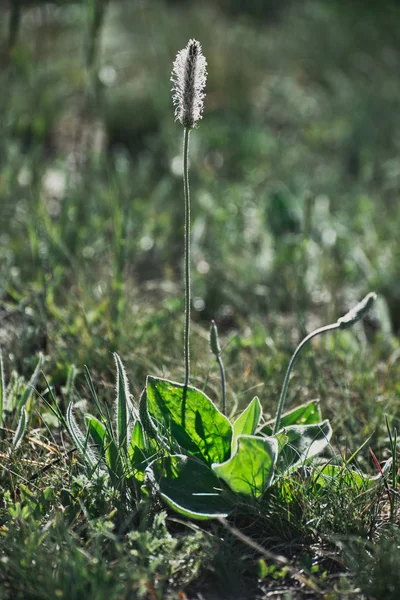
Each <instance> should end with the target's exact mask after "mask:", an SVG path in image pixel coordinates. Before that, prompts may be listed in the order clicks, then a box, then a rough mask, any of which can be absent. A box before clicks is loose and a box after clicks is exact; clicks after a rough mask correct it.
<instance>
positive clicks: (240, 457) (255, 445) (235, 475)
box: [212, 435, 278, 498]
mask: <svg viewBox="0 0 400 600" xmlns="http://www.w3.org/2000/svg"><path fill="white" fill-rule="evenodd" d="M277 457H278V442H277V441H276V439H275V438H272V437H271V438H267V437H258V436H255V435H239V436H238V438H237V447H236V452H235V454H234V455H233V456H232V457H231V458H230V459H229V460H227V461H226V462H224V463H222V464H213V465H212V468H213V471H214V473H216V475H218V477H220V478H221V479H223V480H224V481H225V482H226V483H227V484H228V485H229V487H230V488H231V489H232V490H233V491H234V492H237V493H240V494H246V495H248V496H253V497H255V498H257V497H258V496H261V494H262V493H263V492H264V491H265V490H266V489H267V487H268V486H269V485H270V484H271V483H272V479H273V476H274V467H275V464H276V461H277Z"/></svg>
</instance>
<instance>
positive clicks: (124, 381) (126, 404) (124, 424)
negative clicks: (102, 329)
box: [114, 352, 131, 452]
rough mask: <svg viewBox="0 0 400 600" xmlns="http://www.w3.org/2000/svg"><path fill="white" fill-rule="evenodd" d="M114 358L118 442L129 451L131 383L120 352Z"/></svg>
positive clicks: (120, 447) (119, 446) (119, 445)
mask: <svg viewBox="0 0 400 600" xmlns="http://www.w3.org/2000/svg"><path fill="white" fill-rule="evenodd" d="M114 360H115V364H116V367H117V402H116V404H117V406H116V408H117V410H116V417H117V442H118V448H119V449H120V450H122V449H124V450H125V451H126V452H127V451H128V443H129V440H128V420H129V418H130V404H131V400H130V395H129V383H128V378H127V376H126V371H125V367H124V365H123V364H122V361H121V359H120V357H119V356H118V354H117V353H116V352H114Z"/></svg>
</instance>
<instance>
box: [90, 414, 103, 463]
mask: <svg viewBox="0 0 400 600" xmlns="http://www.w3.org/2000/svg"><path fill="white" fill-rule="evenodd" d="M86 422H87V425H88V428H89V435H90V436H91V438H92V440H93V442H94V443H95V444H96V445H97V446H98V447H99V450H100V452H101V456H105V450H106V449H105V436H106V427H105V425H103V423H101V422H100V421H99V420H98V419H96V417H92V416H91V415H86Z"/></svg>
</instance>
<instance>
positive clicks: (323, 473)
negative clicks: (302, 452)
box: [312, 464, 381, 493]
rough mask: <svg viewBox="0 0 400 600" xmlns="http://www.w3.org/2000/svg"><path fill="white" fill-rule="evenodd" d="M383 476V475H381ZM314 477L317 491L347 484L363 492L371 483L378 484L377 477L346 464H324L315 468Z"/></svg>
mask: <svg viewBox="0 0 400 600" xmlns="http://www.w3.org/2000/svg"><path fill="white" fill-rule="evenodd" d="M379 478H381V475H379ZM312 479H313V483H314V486H315V493H318V492H322V491H323V490H324V489H325V488H328V487H332V486H333V487H336V488H337V487H340V486H347V487H350V488H352V489H353V490H355V491H356V492H361V491H363V490H365V489H367V488H368V487H370V486H371V485H376V483H377V481H378V480H377V478H376V477H369V476H368V475H365V474H364V473H362V472H361V471H354V470H352V469H349V468H348V467H346V465H331V464H326V465H323V466H322V468H320V469H315V470H314V471H313V473H312Z"/></svg>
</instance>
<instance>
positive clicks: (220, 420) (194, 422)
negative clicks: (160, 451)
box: [146, 376, 232, 464]
mask: <svg viewBox="0 0 400 600" xmlns="http://www.w3.org/2000/svg"><path fill="white" fill-rule="evenodd" d="M146 391H147V408H148V411H149V414H150V416H151V418H152V420H153V421H154V423H155V425H156V426H157V428H158V429H159V431H160V429H161V432H163V433H164V434H167V435H169V436H172V438H173V441H175V442H176V443H178V444H179V445H180V446H181V447H183V448H185V449H186V450H187V451H188V452H190V453H191V454H193V455H194V456H197V457H200V458H203V459H205V460H206V461H207V462H208V463H210V464H211V463H213V462H222V461H224V460H226V459H227V457H228V456H229V454H230V448H231V440H232V427H231V424H230V423H229V421H228V419H227V418H226V417H225V416H224V415H223V414H222V413H221V412H220V411H219V410H218V408H217V407H216V406H215V404H214V403H213V402H212V401H211V400H210V398H208V397H207V396H206V395H205V394H204V393H203V392H201V391H200V390H198V389H196V388H194V387H191V386H188V388H187V393H186V402H185V411H183V396H184V385H182V384H180V383H174V382H172V381H168V380H166V379H159V378H157V377H150V376H149V377H148V378H147V383H146ZM183 412H184V414H183Z"/></svg>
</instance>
